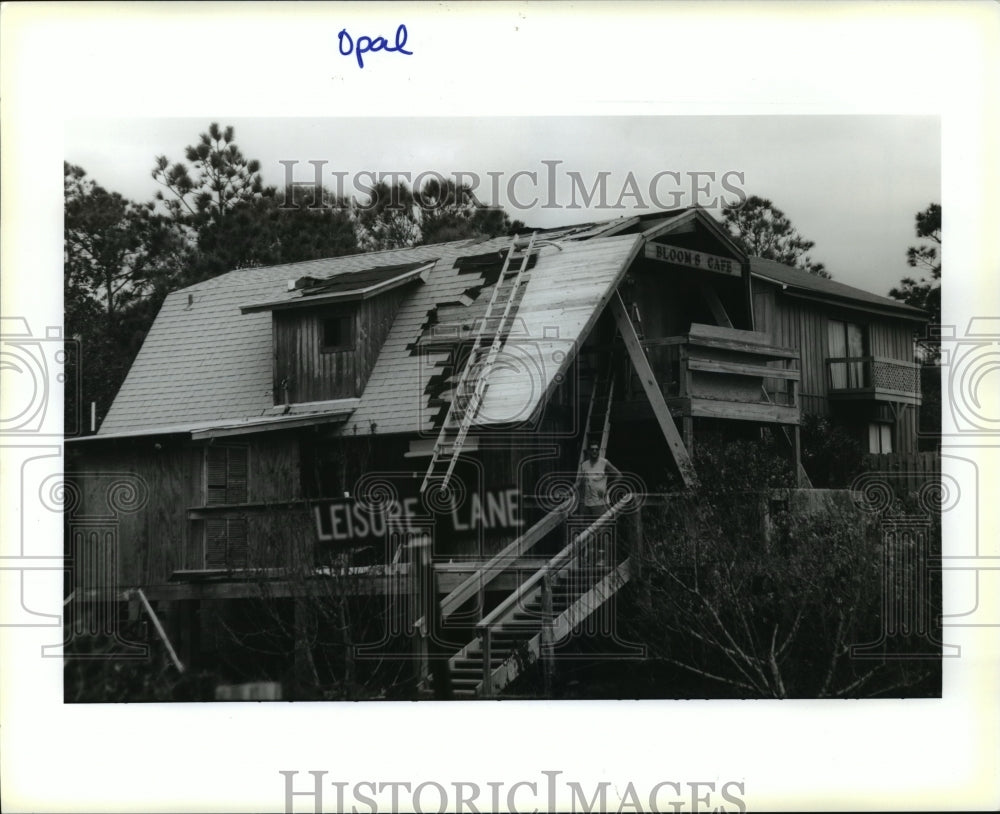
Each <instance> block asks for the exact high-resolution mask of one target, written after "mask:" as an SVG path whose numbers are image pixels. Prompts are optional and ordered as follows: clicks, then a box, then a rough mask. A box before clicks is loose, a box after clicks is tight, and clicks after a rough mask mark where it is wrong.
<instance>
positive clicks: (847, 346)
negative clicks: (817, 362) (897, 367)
mask: <svg viewBox="0 0 1000 814" xmlns="http://www.w3.org/2000/svg"><path fill="white" fill-rule="evenodd" d="M865 334H866V329H865V326H864V325H859V324H858V323H856V322H842V321H840V320H838V319H831V320H830V321H829V322H828V323H827V354H826V355H827V358H828V359H842V360H844V361H841V362H832V363H831V364H830V386H831V387H832V388H834V389H836V390H850V389H858V388H862V387H865V381H864V374H865V363H864V361H863V357H864V356H865V348H866V345H867V344H868V343H867V341H866V336H865Z"/></svg>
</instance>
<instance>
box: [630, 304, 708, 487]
mask: <svg viewBox="0 0 1000 814" xmlns="http://www.w3.org/2000/svg"><path fill="white" fill-rule="evenodd" d="M611 310H612V313H613V314H614V317H615V322H617V323H618V331H619V333H621V335H622V339H623V340H624V341H625V348H626V349H627V350H628V354H629V358H631V360H632V366H633V367H634V368H635V372H636V374H637V375H638V377H639V382H640V383H641V384H642V388H643V390H645V392H646V398H647V399H649V404H650V406H651V407H652V408H653V414H654V415H655V416H656V421H657V423H658V424H659V425H660V431H661V432H662V433H663V437H664V439H666V442H667V446H668V447H669V449H670V452H671V454H672V455H673V458H674V463H676V464H677V469H678V470H679V471H680V474H681V478H682V479H683V481H684V485H685V486H687V487H689V488H692V487H695V486H697V484H698V478H697V475H696V474H695V471H694V465H693V464H692V463H691V457H690V456H689V455H688V451H687V449H686V448H685V447H684V441H683V440H682V439H681V435H680V433H679V432H677V425H676V424H674V419H673V417H672V416H671V415H670V409H669V408H668V407H667V403H666V401H664V399H663V391H662V390H660V385H659V383H658V382H657V381H656V376H655V374H654V373H653V370H652V368H650V366H649V360H648V359H647V358H646V354H645V353H644V352H643V350H642V344H641V343H640V342H639V337H637V336H636V334H635V329H634V328H633V327H632V322H631V320H630V319H629V317H628V311H626V310H625V304H624V303H623V302H622V298H621V296H620V295H619V294H618V292H615V294H614V296H612V298H611Z"/></svg>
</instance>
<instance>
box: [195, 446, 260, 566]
mask: <svg viewBox="0 0 1000 814" xmlns="http://www.w3.org/2000/svg"><path fill="white" fill-rule="evenodd" d="M248 462H249V450H248V448H247V447H236V446H233V447H227V446H210V447H207V448H206V449H205V505H206V506H227V505H233V504H239V503H246V502H248V499H249V498H248V494H247V492H248V490H247V478H248V470H249V466H248ZM204 529H205V567H206V568H246V567H247V521H246V520H245V519H244V518H241V517H211V518H208V519H206V520H205V521H204Z"/></svg>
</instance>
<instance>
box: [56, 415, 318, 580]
mask: <svg viewBox="0 0 1000 814" xmlns="http://www.w3.org/2000/svg"><path fill="white" fill-rule="evenodd" d="M244 446H246V448H247V449H248V453H249V455H248V466H249V476H248V479H247V486H248V491H247V503H248V504H250V505H253V504H258V506H259V508H254V509H247V508H242V509H231V508H230V507H229V506H228V504H222V505H212V506H211V507H210V508H209V509H208V510H207V512H205V513H203V514H199V513H198V512H197V511H194V512H192V511H191V510H197V509H198V508H199V507H205V506H207V505H208V504H207V503H206V493H205V485H204V484H205V480H204V479H205V449H206V445H205V444H201V443H192V442H179V441H174V442H170V441H166V440H162V439H161V440H160V441H158V442H156V443H154V441H152V440H143V441H138V440H136V441H132V442H127V443H117V444H109V445H107V446H104V447H103V448H101V449H95V448H91V449H88V450H87V452H86V458H85V463H80V462H78V460H77V457H78V454H74V455H72V456H70V459H69V460H68V461H67V472H66V477H67V480H68V481H69V482H71V483H74V484H75V485H76V486H77V487H78V488H79V491H80V502H79V504H78V505H77V506H76V507H75V509H74V510H73V513H72V514H71V515H70V516H69V517H68V523H69V524H70V525H72V524H73V523H75V522H77V521H78V520H80V519H86V518H102V519H104V520H107V523H108V525H111V526H113V527H114V528H115V529H116V531H117V538H118V552H117V558H116V559H117V581H118V587H119V589H120V590H127V589H130V588H136V587H142V586H150V585H159V584H162V583H165V582H166V581H167V580H168V579H169V578H170V575H171V574H172V573H173V572H174V571H178V570H190V569H201V568H204V567H205V566H204V523H205V522H206V520H205V518H209V517H211V518H216V519H220V520H223V519H229V518H244V517H245V518H246V519H247V531H248V539H247V543H248V550H249V557H248V561H247V564H248V565H249V566H250V567H266V566H270V565H276V564H279V562H287V561H288V556H289V555H290V554H291V553H293V547H292V544H293V542H295V541H302V542H305V543H309V542H310V541H311V539H312V535H313V530H312V524H311V519H310V517H309V514H308V512H307V511H306V510H305V509H304V508H298V509H295V510H289V509H278V508H270V509H269V508H268V507H267V505H266V504H268V503H275V502H279V501H289V500H297V499H299V498H300V497H301V496H302V494H301V488H300V473H299V454H298V443H297V441H296V440H295V438H294V437H290V436H289V435H288V434H286V433H274V434H273V436H255V437H253V438H252V440H250V441H249V442H248V443H247V444H246V445H244ZM157 447H159V448H157ZM123 479H124V480H125V481H126V482H128V481H132V482H138V483H140V484H141V488H142V490H143V492H144V493H145V494H146V495H147V502H146V504H145V505H144V506H143V507H141V508H140V509H138V510H137V511H135V512H128V511H115V512H112V513H111V514H110V515H109V503H108V495H109V489H112V488H113V484H114V483H115V481H122V480H123ZM243 505H244V507H245V506H246V504H243ZM192 515H198V516H192ZM109 518H110V519H109ZM295 550H297V549H295Z"/></svg>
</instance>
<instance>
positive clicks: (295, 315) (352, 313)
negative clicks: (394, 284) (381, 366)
mask: <svg viewBox="0 0 1000 814" xmlns="http://www.w3.org/2000/svg"><path fill="white" fill-rule="evenodd" d="M404 296H405V287H403V288H399V289H393V290H392V291H388V292H386V293H385V294H381V295H379V296H376V297H372V298H370V299H367V300H362V301H361V302H358V303H347V304H344V305H338V306H325V307H319V308H316V309H308V310H298V309H294V310H289V311H275V312H274V315H273V330H274V403H275V404H283V403H284V398H285V394H284V389H283V387H282V381H284V380H287V382H288V399H289V401H290V402H291V403H293V404H294V403H298V402H304V401H328V400H331V399H341V398H356V397H358V396H360V395H361V394H362V393H363V392H364V389H365V384H366V383H367V381H368V376H369V375H370V374H371V371H372V368H373V367H375V361H376V360H377V359H378V355H379V351H380V350H381V348H382V343H383V342H384V341H385V338H386V336H388V334H389V330H390V328H391V327H392V322H393V319H394V317H395V316H396V312H397V311H398V310H399V306H400V303H401V302H402V301H403V297H404ZM338 316H342V317H346V318H347V319H349V320H350V321H351V326H352V327H351V330H352V339H353V342H352V347H350V348H349V349H348V350H342V351H324V350H323V347H322V346H323V322H324V320H326V319H330V318H332V317H338Z"/></svg>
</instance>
